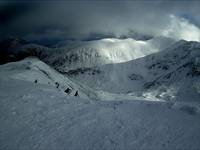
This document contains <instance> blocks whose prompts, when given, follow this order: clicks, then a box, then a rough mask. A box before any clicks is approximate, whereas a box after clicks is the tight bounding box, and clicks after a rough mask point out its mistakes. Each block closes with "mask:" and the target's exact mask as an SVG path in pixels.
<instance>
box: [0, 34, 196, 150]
mask: <svg viewBox="0 0 200 150" xmlns="http://www.w3.org/2000/svg"><path fill="white" fill-rule="evenodd" d="M110 40H111V41H110ZM112 40H114V41H112ZM163 40H164V41H165V38H164V39H162V38H157V39H152V40H148V41H146V42H145V41H135V40H132V39H127V40H116V39H104V40H100V41H91V42H81V43H74V45H71V46H67V47H63V48H48V47H44V46H39V45H35V44H26V45H23V46H20V48H19V49H18V52H17V53H16V54H15V55H14V57H16V58H20V59H22V58H24V57H27V56H37V57H38V58H39V59H40V60H39V59H38V58H35V57H27V58H25V59H23V60H21V61H17V62H11V63H7V64H4V65H0V122H1V124H0V139H1V140H0V149H58V148H59V149H66V148H67V149H98V150H101V149H108V150H110V149H119V150H121V149H159V150H161V149H163V150H164V149H199V147H200V143H199V138H200V134H199V133H200V126H199V123H200V117H199V116H200V103H199V102H200V101H199V100H200V78H199V77H200V61H199V60H200V59H199V58H200V43H198V42H186V41H179V42H176V43H174V41H173V40H172V41H170V40H169V42H168V40H166V42H163ZM161 41H162V42H163V43H162V42H161ZM102 43H103V44H102ZM173 43H174V44H173ZM98 44H99V45H98ZM171 44H172V45H171ZM120 45H121V46H122V45H124V47H123V46H122V47H119V49H118V46H120ZM76 46H77V47H76ZM103 46H105V47H103ZM150 46H152V47H154V48H155V49H154V48H152V47H150ZM72 47H73V48H72ZM83 47H84V48H83ZM92 47H97V49H95V50H93V49H91V48H92ZM106 47H107V49H106ZM101 48H102V49H104V48H105V49H104V50H102V49H101ZM115 48H116V49H115ZM150 48H152V49H150ZM101 50H102V53H101ZM123 50H126V51H125V52H127V53H129V54H130V56H129V55H123V54H125V52H123ZM131 50H132V51H131ZM140 50H141V51H140ZM148 50H150V51H149V52H148ZM79 52H80V53H81V52H82V54H81V55H78V54H79ZM93 52H95V53H93ZM96 52H98V53H100V54H101V55H100V58H101V59H99V60H98V61H99V62H98V61H97V60H95V59H96V56H95V55H94V54H96ZM112 52H113V53H112ZM87 53H91V55H89V56H88V57H87V59H86V55H87ZM76 54H77V55H76ZM108 54H109V55H108ZM107 55H108V56H109V57H108V58H107V57H106V56H107ZM66 56H67V57H66ZM68 56H73V57H69V58H68ZM77 57H78V61H77V60H76V59H75V58H77ZM62 58H63V59H62ZM129 59H131V60H129ZM41 60H42V61H41ZM86 60H87V61H86ZM100 60H101V63H100ZM105 60H109V61H105ZM122 60H123V61H122ZM43 61H44V62H46V63H47V64H46V63H44V62H43ZM69 62H70V63H69ZM77 62H79V63H81V64H80V65H78V63H77ZM49 65H50V66H49ZM67 66H68V67H69V68H68V69H66V68H65V67H67ZM53 67H54V68H53ZM55 69H56V70H59V71H60V72H58V71H56V70H55ZM61 72H62V73H61ZM58 85H59V86H58ZM67 88H69V89H71V90H72V92H71V93H66V92H64V91H65V90H66V89H67ZM76 91H78V92H79V96H78V97H75V96H74V94H75V92H76ZM108 100H109V101H108ZM130 100H131V101H130ZM144 100H145V101H144ZM146 100H151V101H146ZM191 127H192V128H191ZM77 141H78V142H77Z"/></svg>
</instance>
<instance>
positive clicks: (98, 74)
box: [67, 41, 200, 101]
mask: <svg viewBox="0 0 200 150" xmlns="http://www.w3.org/2000/svg"><path fill="white" fill-rule="evenodd" d="M198 53H199V54H198ZM197 57H200V43H198V42H186V41H179V42H177V43H175V44H174V45H172V46H171V47H169V48H167V49H165V50H164V51H161V52H158V53H155V54H151V55H148V56H146V57H143V58H139V59H136V60H132V61H129V62H125V63H117V64H108V65H103V66H99V67H93V68H83V69H77V70H73V71H69V72H68V73H67V74H68V75H71V76H72V77H74V78H75V79H77V80H79V81H80V82H82V83H83V84H86V85H88V86H90V87H92V88H95V89H98V90H103V91H108V92H111V93H129V94H133V95H134V94H135V95H136V96H144V97H149V96H152V95H153V99H165V100H172V99H176V100H177V99H178V100H184V99H187V100H188V99H189V97H191V98H190V99H191V100H195V101H196V100H198V101H199V100H200V90H199V87H200V78H199V74H195V73H194V70H193V66H194V60H195V58H197ZM186 95H187V96H186ZM156 97H157V98H156ZM186 97H187V98H186Z"/></svg>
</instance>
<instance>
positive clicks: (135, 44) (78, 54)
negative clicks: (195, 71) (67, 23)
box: [45, 37, 175, 72]
mask: <svg viewBox="0 0 200 150" xmlns="http://www.w3.org/2000/svg"><path fill="white" fill-rule="evenodd" d="M173 43H175V41H174V40H173V39H170V38H164V37H158V38H154V39H151V40H147V41H137V40H134V39H114V38H113V39H101V40H96V41H82V42H77V43H70V44H67V45H66V46H63V45H62V47H61V48H62V49H64V51H63V50H62V53H60V55H56V56H55V55H51V57H48V58H47V59H46V60H45V61H46V62H47V63H48V64H50V65H52V66H54V67H55V68H57V69H58V70H60V71H62V72H66V71H69V70H74V69H78V68H87V67H94V66H100V65H104V64H110V63H120V62H126V61H130V60H133V59H137V58H140V57H144V56H146V55H149V54H152V53H155V52H158V51H162V50H163V49H165V48H166V47H169V46H170V45H172V44H173ZM68 45H70V47H69V46H68Z"/></svg>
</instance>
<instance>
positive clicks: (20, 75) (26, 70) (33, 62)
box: [0, 57, 96, 99]
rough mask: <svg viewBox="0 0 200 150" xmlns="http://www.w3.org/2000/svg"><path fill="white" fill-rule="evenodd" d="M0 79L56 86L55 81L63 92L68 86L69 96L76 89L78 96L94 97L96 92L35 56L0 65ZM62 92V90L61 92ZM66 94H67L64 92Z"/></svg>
mask: <svg viewBox="0 0 200 150" xmlns="http://www.w3.org/2000/svg"><path fill="white" fill-rule="evenodd" d="M0 78H1V79H6V80H9V79H17V80H20V81H29V82H31V83H34V82H35V80H37V84H46V85H50V86H53V87H56V86H57V85H56V82H57V83H59V87H58V89H57V90H59V91H61V92H63V91H64V90H66V89H67V88H70V89H71V90H72V92H71V93H70V94H69V96H73V95H74V93H75V92H76V91H78V92H79V95H80V97H84V98H88V97H90V98H94V99H95V98H96V94H95V92H94V91H93V90H91V89H90V88H89V87H87V86H83V85H81V84H80V83H78V82H77V81H74V80H73V79H70V78H68V77H67V76H63V75H62V74H60V73H58V72H57V71H55V70H54V69H52V68H51V67H49V66H48V65H46V64H45V63H43V62H42V61H40V60H39V59H37V58H35V57H28V58H26V59H24V60H22V61H19V62H13V63H8V64H5V65H1V66H0ZM63 93H64V92H63ZM66 95H67V96H68V94H66Z"/></svg>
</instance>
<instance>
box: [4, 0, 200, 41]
mask: <svg viewBox="0 0 200 150" xmlns="http://www.w3.org/2000/svg"><path fill="white" fill-rule="evenodd" d="M0 10H1V11H0V17H1V20H0V21H1V22H0V23H1V29H0V32H1V34H2V35H20V36H25V37H28V38H44V37H49V38H65V37H67V38H81V37H85V36H87V35H88V34H89V33H91V32H94V33H113V34H115V35H116V36H119V35H122V34H127V32H129V30H134V31H137V32H141V33H145V34H153V35H156V36H159V35H161V34H162V33H163V30H165V29H166V28H167V27H168V26H170V23H171V19H172V17H171V15H173V16H175V17H177V18H180V19H181V18H185V19H186V20H187V21H188V22H189V23H191V24H194V25H195V27H197V28H199V26H200V15H199V14H200V1H189V0H188V1H187V0H175V1H172V0H170V1H164V0H143V1H139V0H136V1H122V0H121V1H120V0H116V1H114V0H110V1H105V0H104V1H102V0H96V1H90V0H88V1H86V0H82V1H80V0H79V1H77V0H75V1H40V2H39V1H1V2H0ZM172 32H173V31H172Z"/></svg>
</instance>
